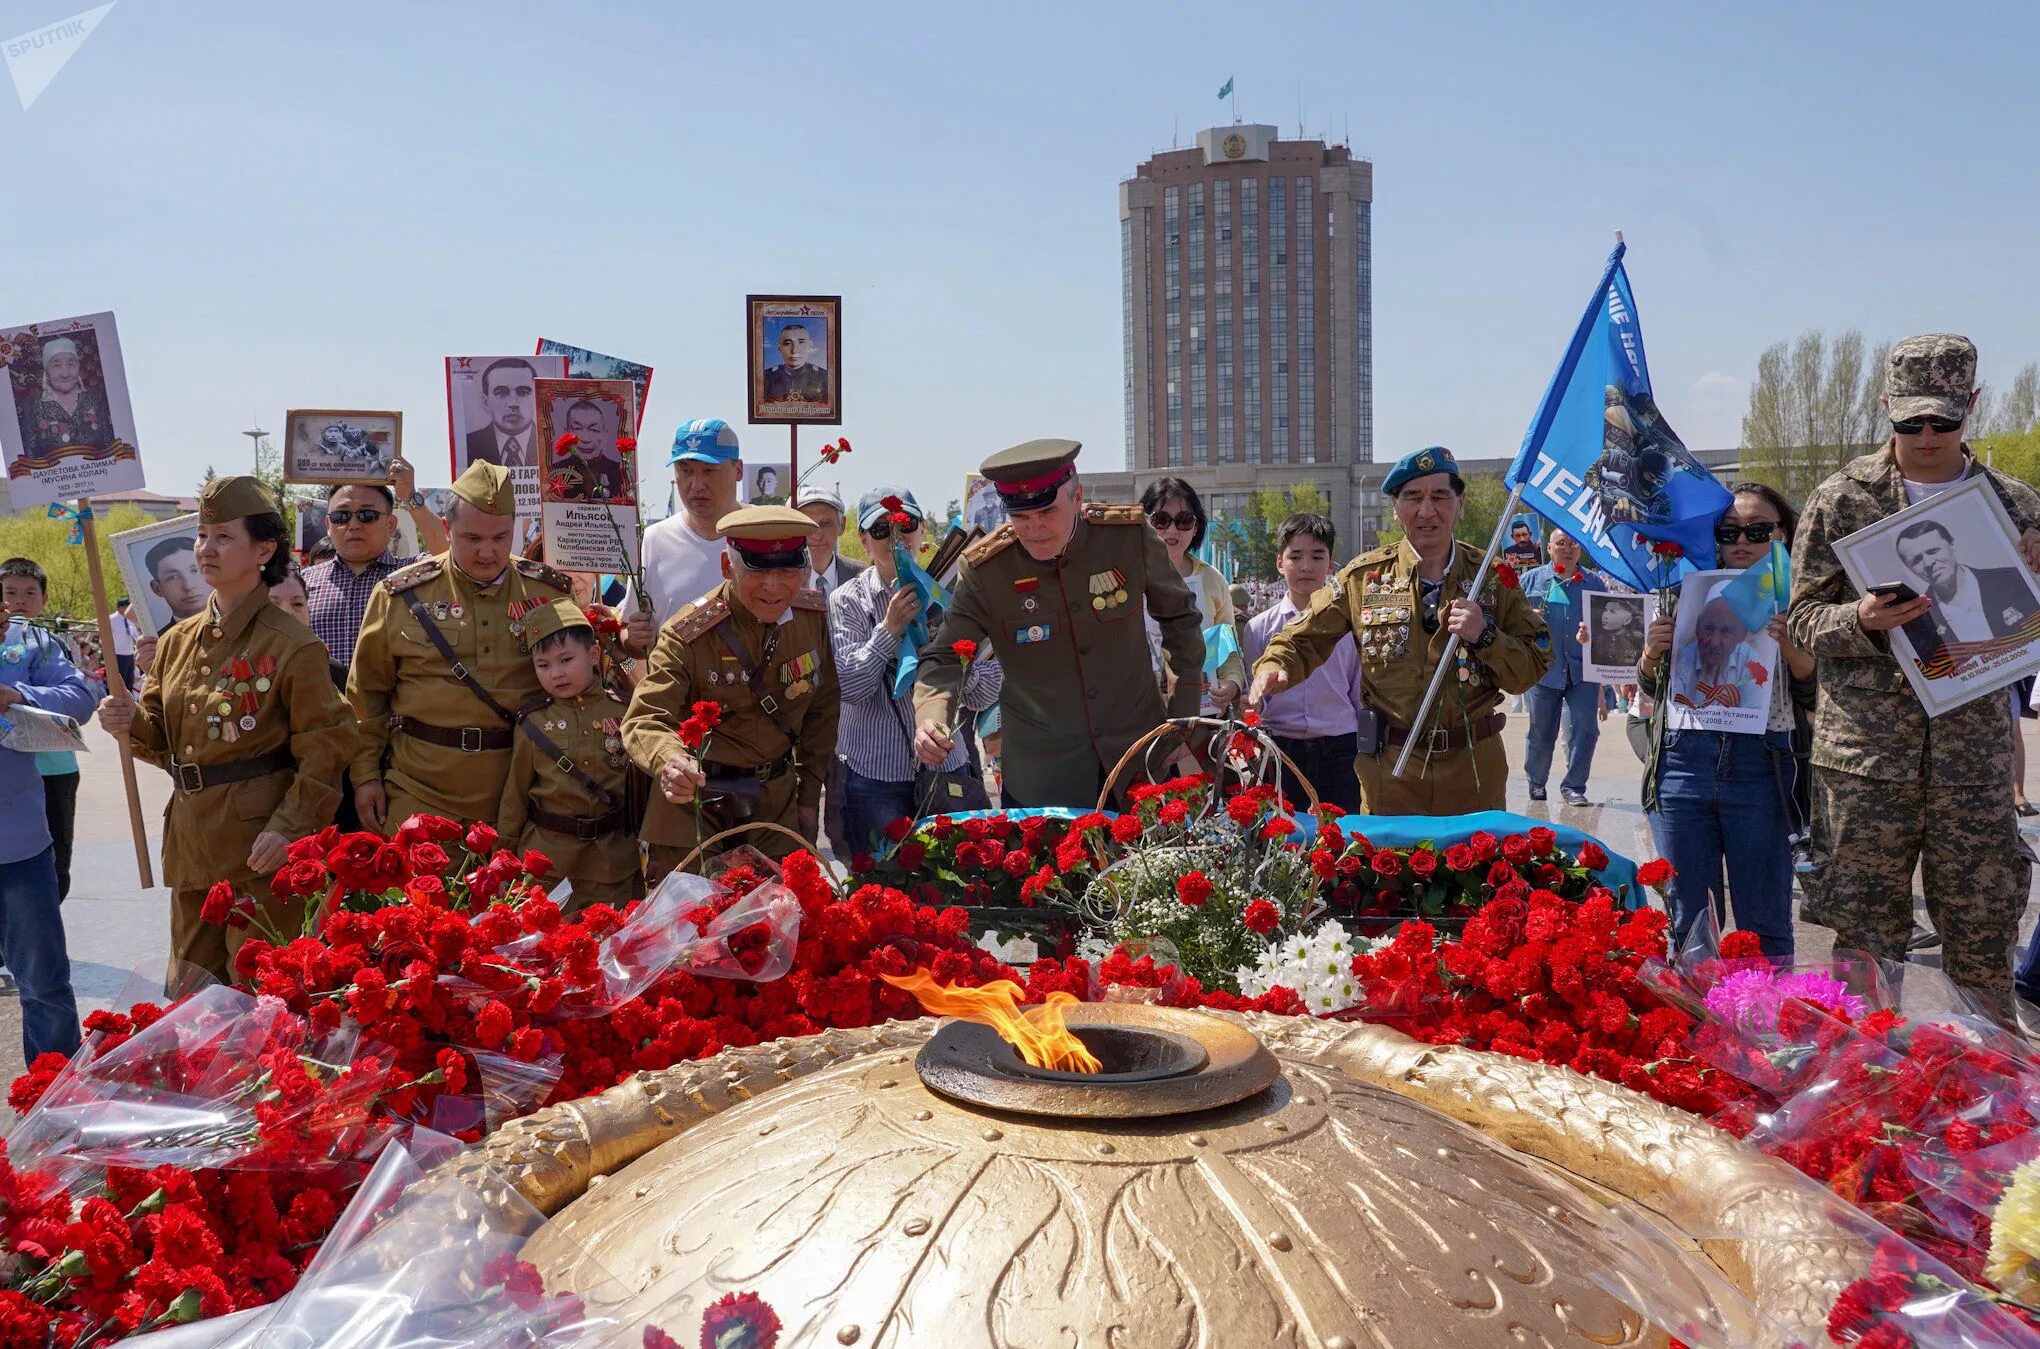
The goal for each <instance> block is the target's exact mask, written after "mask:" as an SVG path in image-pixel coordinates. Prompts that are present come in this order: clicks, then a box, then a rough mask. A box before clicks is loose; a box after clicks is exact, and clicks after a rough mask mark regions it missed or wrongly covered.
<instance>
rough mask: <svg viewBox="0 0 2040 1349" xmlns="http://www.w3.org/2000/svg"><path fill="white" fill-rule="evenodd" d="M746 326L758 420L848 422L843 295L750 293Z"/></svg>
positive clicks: (755, 418)
mask: <svg viewBox="0 0 2040 1349" xmlns="http://www.w3.org/2000/svg"><path fill="white" fill-rule="evenodd" d="M744 330H745V345H746V347H747V349H748V351H749V353H750V356H749V360H750V372H751V377H750V384H749V389H750V398H749V400H748V401H749V403H750V416H751V420H752V421H753V422H757V423H762V424H768V425H769V424H773V423H782V424H784V423H792V424H796V425H798V424H803V423H805V424H811V425H815V426H838V425H841V424H842V421H843V297H842V296H840V295H750V296H746V297H745V299H744Z"/></svg>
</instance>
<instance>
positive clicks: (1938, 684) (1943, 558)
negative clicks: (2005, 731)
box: [1835, 475, 2040, 716]
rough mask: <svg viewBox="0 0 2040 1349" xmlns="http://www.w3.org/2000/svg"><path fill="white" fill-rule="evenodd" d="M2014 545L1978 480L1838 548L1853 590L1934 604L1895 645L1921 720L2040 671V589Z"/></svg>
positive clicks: (2001, 512)
mask: <svg viewBox="0 0 2040 1349" xmlns="http://www.w3.org/2000/svg"><path fill="white" fill-rule="evenodd" d="M2017 538H2018V534H2017V531H2016V530H2014V529H2013V527H2012V522H2011V518H2010V517H2009V516H2008V515H2006V513H2005V509H2004V504H2003V503H2002V502H2000V501H1999V500H1998V498H1997V493H1996V492H1994V491H1993V490H1992V489H1991V486H1990V481H1989V479H1987V478H1984V477H1982V476H1981V475H1978V476H1974V477H1971V478H1970V479H1969V480H1968V481H1966V482H1964V483H1963V484H1961V485H1960V486H1958V487H1952V488H1950V489H1948V490H1947V491H1945V492H1939V493H1936V494H1935V495H1933V496H1931V497H1928V498H1927V499H1926V500H1925V501H1922V502H1920V503H1919V504H1918V505H1916V506H1908V507H1906V509H1904V510H1902V511H1899V512H1898V513H1897V514H1895V515H1890V516H1886V517H1885V518H1884V519H1882V520H1879V521H1878V522H1877V523H1876V524H1874V525H1872V526H1870V528H1868V529H1863V530H1858V531H1857V532H1856V533H1854V534H1851V535H1849V536H1848V537H1847V538H1845V539H1838V540H1836V541H1835V556H1836V557H1838V558H1839V559H1840V560H1841V563H1842V569H1843V570H1844V571H1846V572H1847V573H1848V574H1849V579H1850V580H1851V581H1853V582H1855V584H1856V588H1857V589H1858V590H1859V591H1864V592H1866V593H1867V592H1868V591H1869V590H1870V589H1871V587H1873V586H1875V587H1879V588H1884V587H1902V589H1901V590H1899V592H1898V593H1899V594H1900V596H1901V597H1902V598H1910V597H1911V596H1913V595H1924V596H1926V597H1927V598H1928V599H1930V600H1932V601H1933V603H1932V604H1931V605H1929V606H1928V609H1927V612H1926V614H1925V616H1924V617H1921V618H1917V619H1914V620H1913V621H1912V622H1910V623H1908V624H1906V625H1905V626H1904V627H1902V628H1898V629H1896V630H1894V631H1893V633H1892V641H1891V654H1892V655H1893V656H1894V657H1896V658H1897V660H1898V666H1899V668H1900V669H1901V670H1904V671H1905V677H1906V679H1907V680H1909V681H1910V682H1911V683H1912V686H1913V692H1915V693H1917V694H1918V695H1919V699H1920V703H1921V705H1922V706H1924V707H1925V708H1926V709H1927V715H1929V716H1935V715H1938V714H1939V713H1942V712H1946V711H1948V710H1949V709H1950V708H1956V707H1960V706H1962V704H1964V703H1966V702H1970V701H1971V700H1973V699H1976V698H1980V697H1982V696H1983V695H1984V694H1986V693H1991V692H1994V691H1995V690H1998V689H2001V688H2004V687H2006V686H2007V685H2009V684H2014V683H2017V682H2018V681H2019V680H2020V679H2022V678H2024V677H2025V676H2026V675H2027V674H2029V673H2031V672H2032V671H2033V670H2034V669H2036V668H2040V584H2036V582H2035V579H2034V576H2033V573H2032V572H2030V571H2028V570H2027V569H2026V564H2025V561H2024V559H2022V558H2021V557H2020V556H2019V548H2018V543H2017Z"/></svg>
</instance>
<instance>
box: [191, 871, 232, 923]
mask: <svg viewBox="0 0 2040 1349" xmlns="http://www.w3.org/2000/svg"><path fill="white" fill-rule="evenodd" d="M233 911H234V884H233V882H232V881H215V882H213V887H212V889H210V890H208V891H206V892H205V903H204V904H203V905H202V906H200V908H199V911H198V921H199V922H201V923H206V924H209V925H211V926H213V927H225V926H226V925H227V915H228V914H230V913H232V912H233Z"/></svg>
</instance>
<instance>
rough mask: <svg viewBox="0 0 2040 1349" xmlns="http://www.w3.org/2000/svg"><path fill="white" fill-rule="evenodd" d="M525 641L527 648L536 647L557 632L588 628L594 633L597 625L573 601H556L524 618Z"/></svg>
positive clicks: (540, 606)
mask: <svg viewBox="0 0 2040 1349" xmlns="http://www.w3.org/2000/svg"><path fill="white" fill-rule="evenodd" d="M523 622H524V634H523V635H524V641H525V644H526V645H527V646H536V645H538V644H539V643H540V642H542V641H544V640H545V639H546V638H548V637H550V636H552V635H553V634H554V633H556V632H565V631H567V630H568V629H569V628H586V629H588V631H589V632H591V633H592V632H594V630H595V625H594V624H593V623H590V622H589V621H588V615H586V614H585V613H582V612H581V606H580V605H578V604H576V603H574V602H573V601H572V600H567V599H560V600H554V601H553V602H552V603H551V604H541V605H539V606H538V608H536V609H533V610H532V611H531V612H530V613H528V614H526V615H525V616H524V620H523Z"/></svg>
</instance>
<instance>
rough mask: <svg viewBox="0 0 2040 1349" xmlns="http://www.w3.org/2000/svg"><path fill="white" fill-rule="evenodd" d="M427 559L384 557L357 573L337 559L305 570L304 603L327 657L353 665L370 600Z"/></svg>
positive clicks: (315, 635)
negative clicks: (393, 577) (392, 578)
mask: <svg viewBox="0 0 2040 1349" xmlns="http://www.w3.org/2000/svg"><path fill="white" fill-rule="evenodd" d="M424 556H425V554H423V553H420V554H418V555H417V557H391V556H390V555H389V554H388V553H384V554H383V555H382V556H381V557H379V558H376V559H375V560H374V561H373V562H370V563H369V564H368V565H367V566H365V567H363V568H362V569H361V570H360V571H358V572H357V571H355V570H354V569H353V568H352V567H350V566H348V565H347V564H346V563H345V562H343V561H341V560H340V559H339V558H337V557H335V558H328V559H327V560H326V561H324V562H318V563H314V564H313V565H311V566H309V567H306V568H305V571H304V577H305V603H306V605H307V606H308V608H309V609H310V612H311V620H312V635H313V636H314V637H317V638H318V639H319V640H320V641H322V642H324V643H325V644H326V655H327V657H328V658H329V659H330V660H331V661H332V662H333V663H334V664H335V665H352V664H353V663H354V638H355V636H356V635H357V634H358V633H360V631H361V620H362V616H363V615H365V614H366V613H367V612H368V597H369V596H370V595H371V594H373V593H374V592H375V588H376V586H377V584H379V583H380V582H381V581H382V579H383V577H385V576H388V575H389V574H390V573H391V572H393V571H396V570H398V569H399V568H402V567H408V566H410V565H411V564H412V563H413V562H416V561H417V560H418V558H420V557H424Z"/></svg>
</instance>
